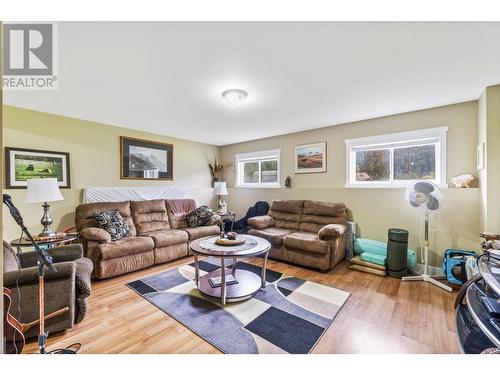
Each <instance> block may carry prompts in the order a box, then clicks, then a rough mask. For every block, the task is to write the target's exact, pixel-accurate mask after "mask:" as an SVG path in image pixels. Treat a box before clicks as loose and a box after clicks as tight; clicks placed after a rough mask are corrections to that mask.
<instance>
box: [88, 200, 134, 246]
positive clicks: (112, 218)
mask: <svg viewBox="0 0 500 375" xmlns="http://www.w3.org/2000/svg"><path fill="white" fill-rule="evenodd" d="M94 219H95V221H97V225H99V227H100V228H102V229H104V230H105V231H106V232H108V233H109V234H110V236H111V241H116V240H119V239H122V238H124V237H127V236H128V235H130V227H129V226H128V224H127V223H126V222H125V220H123V217H122V215H120V213H119V212H118V210H117V209H116V208H114V209H112V210H109V211H104V212H101V213H99V214H97V215H95V216H94Z"/></svg>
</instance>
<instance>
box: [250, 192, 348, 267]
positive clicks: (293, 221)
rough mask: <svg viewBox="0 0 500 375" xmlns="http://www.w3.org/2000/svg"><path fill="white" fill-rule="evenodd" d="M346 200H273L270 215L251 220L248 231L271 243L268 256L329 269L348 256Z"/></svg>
mask: <svg viewBox="0 0 500 375" xmlns="http://www.w3.org/2000/svg"><path fill="white" fill-rule="evenodd" d="M346 221H347V212H346V207H345V205H344V204H343V203H328V202H318V201H310V200H280V199H277V200H274V201H273V202H272V204H271V209H270V211H269V213H268V215H265V216H256V217H253V218H250V219H248V224H249V226H250V228H251V229H250V230H249V231H248V234H252V235H255V236H259V237H263V238H265V239H267V240H268V241H269V242H270V243H271V246H272V247H271V251H270V252H269V257H271V258H275V259H281V260H284V261H288V262H291V263H295V264H299V265H302V266H307V267H312V268H317V269H319V270H321V271H327V270H329V269H331V268H333V267H334V266H335V265H336V264H337V263H339V262H340V261H341V260H342V259H343V258H344V257H345V248H344V232H345V228H346Z"/></svg>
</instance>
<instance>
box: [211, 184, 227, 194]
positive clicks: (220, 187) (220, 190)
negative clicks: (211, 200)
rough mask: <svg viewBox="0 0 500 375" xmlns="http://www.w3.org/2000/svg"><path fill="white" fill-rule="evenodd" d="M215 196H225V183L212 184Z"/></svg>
mask: <svg viewBox="0 0 500 375" xmlns="http://www.w3.org/2000/svg"><path fill="white" fill-rule="evenodd" d="M214 194H215V195H227V188H226V183H225V182H214Z"/></svg>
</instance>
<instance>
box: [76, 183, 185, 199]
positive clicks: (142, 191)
mask: <svg viewBox="0 0 500 375" xmlns="http://www.w3.org/2000/svg"><path fill="white" fill-rule="evenodd" d="M186 196H187V190H186V188H185V187H184V186H177V185H176V186H134V187H131V186H120V187H87V188H85V190H84V192H83V203H96V202H124V201H143V200H151V199H182V198H186Z"/></svg>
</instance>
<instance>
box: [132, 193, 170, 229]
mask: <svg viewBox="0 0 500 375" xmlns="http://www.w3.org/2000/svg"><path fill="white" fill-rule="evenodd" d="M130 211H131V213H132V219H133V220H134V224H135V227H136V228H137V234H138V235H141V234H146V233H149V232H157V231H160V230H166V229H170V225H169V223H168V215H167V207H166V206H165V201H164V200H163V199H154V200H147V201H135V202H134V201H133V202H130Z"/></svg>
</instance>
